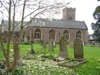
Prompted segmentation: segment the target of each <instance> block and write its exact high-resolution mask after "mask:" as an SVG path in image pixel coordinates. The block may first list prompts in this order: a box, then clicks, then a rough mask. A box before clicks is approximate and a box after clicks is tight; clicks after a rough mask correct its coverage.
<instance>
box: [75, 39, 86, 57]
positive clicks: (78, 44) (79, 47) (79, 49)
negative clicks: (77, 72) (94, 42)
mask: <svg viewBox="0 0 100 75" xmlns="http://www.w3.org/2000/svg"><path fill="white" fill-rule="evenodd" d="M74 58H75V59H84V56H83V43H82V41H81V39H80V38H76V39H75V41H74Z"/></svg>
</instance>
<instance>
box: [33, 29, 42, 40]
mask: <svg viewBox="0 0 100 75" xmlns="http://www.w3.org/2000/svg"><path fill="white" fill-rule="evenodd" d="M34 38H35V39H41V30H40V29H36V30H35V35H34Z"/></svg>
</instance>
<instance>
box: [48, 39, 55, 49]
mask: <svg viewBox="0 0 100 75" xmlns="http://www.w3.org/2000/svg"><path fill="white" fill-rule="evenodd" d="M48 49H49V50H50V51H54V46H53V39H50V40H49V45H48Z"/></svg>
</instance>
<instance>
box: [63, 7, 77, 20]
mask: <svg viewBox="0 0 100 75" xmlns="http://www.w3.org/2000/svg"><path fill="white" fill-rule="evenodd" d="M75 11H76V9H75V8H64V9H63V18H62V19H63V20H72V21H75Z"/></svg>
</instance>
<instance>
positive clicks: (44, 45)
mask: <svg viewBox="0 0 100 75" xmlns="http://www.w3.org/2000/svg"><path fill="white" fill-rule="evenodd" d="M43 48H44V49H46V48H47V45H46V40H45V39H44V40H43Z"/></svg>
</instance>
